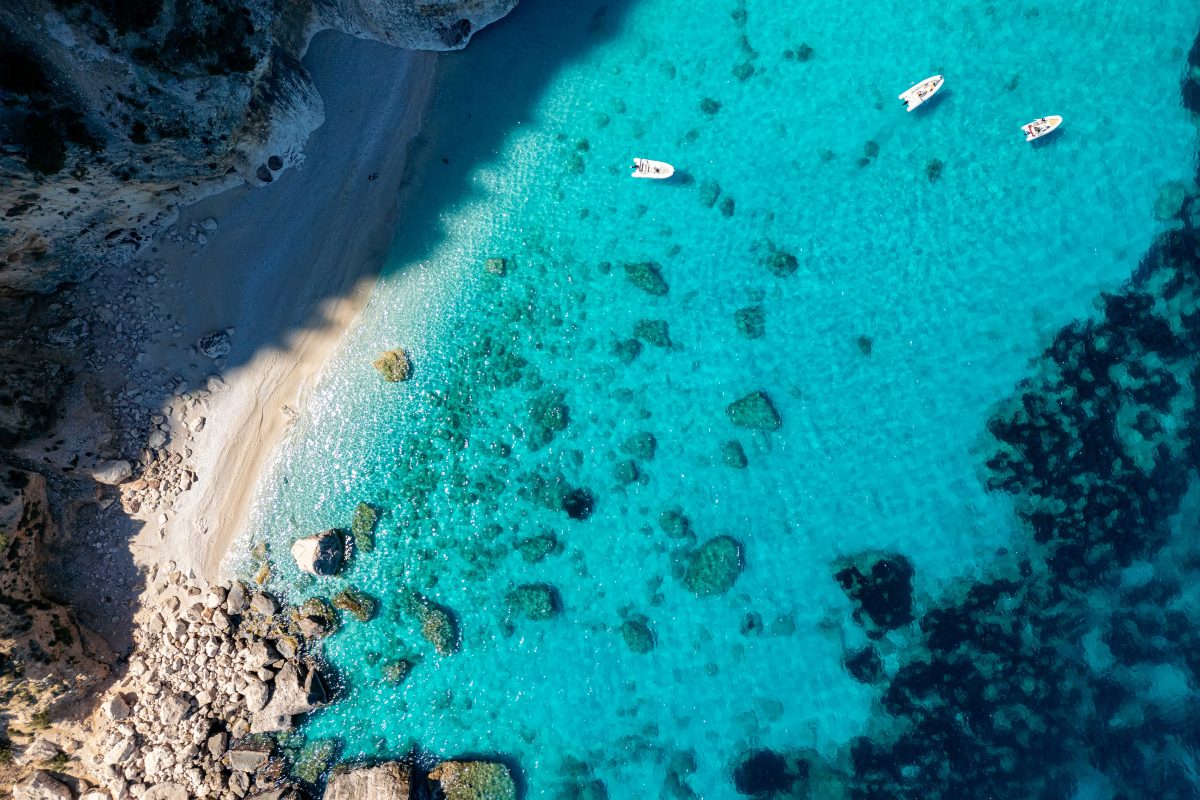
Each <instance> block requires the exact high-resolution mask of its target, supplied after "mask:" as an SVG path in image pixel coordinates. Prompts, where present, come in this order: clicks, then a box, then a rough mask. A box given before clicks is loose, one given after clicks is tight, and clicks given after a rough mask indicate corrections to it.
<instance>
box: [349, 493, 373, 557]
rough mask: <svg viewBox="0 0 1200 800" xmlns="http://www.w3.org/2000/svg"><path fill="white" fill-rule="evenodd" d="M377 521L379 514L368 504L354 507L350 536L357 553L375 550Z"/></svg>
mask: <svg viewBox="0 0 1200 800" xmlns="http://www.w3.org/2000/svg"><path fill="white" fill-rule="evenodd" d="M378 521H379V512H378V511H376V510H375V508H374V507H373V506H371V505H370V504H369V503H359V504H358V506H356V507H355V509H354V518H353V519H352V520H351V522H350V535H351V536H353V537H354V546H355V548H356V549H358V551H359V552H362V553H369V552H371V551H372V550H374V549H375V525H376V524H377V523H378Z"/></svg>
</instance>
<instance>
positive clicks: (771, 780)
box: [733, 748, 801, 797]
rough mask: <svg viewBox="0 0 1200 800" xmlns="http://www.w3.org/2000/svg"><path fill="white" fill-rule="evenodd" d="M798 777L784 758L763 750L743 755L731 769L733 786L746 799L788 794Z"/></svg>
mask: <svg viewBox="0 0 1200 800" xmlns="http://www.w3.org/2000/svg"><path fill="white" fill-rule="evenodd" d="M800 777H801V776H800V775H798V774H797V773H796V772H794V771H793V770H792V767H791V766H790V765H789V764H788V761H787V759H786V758H784V757H783V756H781V755H780V754H779V753H776V752H775V751H773V750H767V749H765V748H764V749H759V750H751V751H750V752H748V753H745V754H744V755H742V757H741V758H739V759H738V762H737V764H735V765H734V767H733V786H734V788H735V789H737V790H738V793H739V794H744V795H747V796H748V797H769V796H773V795H776V794H780V793H783V792H789V791H790V790H791V789H792V786H793V785H794V784H795V783H796V781H797V780H798V779H799V778H800Z"/></svg>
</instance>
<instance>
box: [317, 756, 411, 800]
mask: <svg viewBox="0 0 1200 800" xmlns="http://www.w3.org/2000/svg"><path fill="white" fill-rule="evenodd" d="M408 794H409V767H408V766H407V765H405V764H401V763H400V762H398V761H389V762H388V763H386V764H379V765H378V766H374V767H355V768H353V769H350V770H348V771H345V772H342V771H340V770H335V771H334V774H333V776H332V777H331V778H330V779H329V783H327V784H326V785H325V795H324V798H325V800H408Z"/></svg>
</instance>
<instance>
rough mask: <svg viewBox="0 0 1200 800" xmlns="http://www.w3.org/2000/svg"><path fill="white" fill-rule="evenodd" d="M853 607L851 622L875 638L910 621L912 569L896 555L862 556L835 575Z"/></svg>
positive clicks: (904, 559) (911, 617) (876, 554)
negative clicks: (856, 623) (864, 628)
mask: <svg viewBox="0 0 1200 800" xmlns="http://www.w3.org/2000/svg"><path fill="white" fill-rule="evenodd" d="M834 578H835V579H836V580H837V582H838V585H839V586H841V587H842V591H844V592H845V593H846V596H847V597H849V598H850V599H851V600H852V601H853V602H854V604H855V609H854V619H855V621H856V622H858V623H859V624H860V625H863V626H865V627H866V628H867V633H868V635H871V636H878V635H881V634H882V632H884V631H890V630H895V629H896V628H899V627H902V626H904V625H907V624H909V623H910V622H912V621H913V612H912V605H913V596H912V595H913V586H912V581H913V566H912V563H911V562H910V561H909V560H908V559H907V558H905V557H904V556H902V555H899V554H896V553H864V554H861V555H858V556H854V557H853V558H851V559H849V563H846V564H845V566H842V567H841V568H839V569H838V570H837V572H835V573H834Z"/></svg>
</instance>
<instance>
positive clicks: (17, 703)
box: [0, 464, 112, 726]
mask: <svg viewBox="0 0 1200 800" xmlns="http://www.w3.org/2000/svg"><path fill="white" fill-rule="evenodd" d="M54 530H55V526H54V520H53V519H52V518H51V517H50V511H49V508H48V504H47V499H46V480H45V478H43V477H42V476H41V475H38V474H36V473H32V472H23V471H21V470H17V469H12V468H9V467H8V466H6V465H4V464H0V541H2V542H4V546H3V548H2V549H0V596H3V597H5V598H6V602H4V603H2V604H0V664H19V665H21V669H19V670H11V669H6V670H0V698H6V699H5V704H4V709H3V710H4V712H5V713H6V715H7V717H8V720H9V725H10V726H11V725H16V726H25V725H27V724H28V723H29V722H30V720H31V719H32V715H33V714H34V713H35V712H38V713H46V712H49V713H50V716H51V719H52V720H53V718H54V716H55V714H54V710H55V709H56V708H59V707H65V706H67V705H69V704H70V703H72V702H74V701H76V700H80V699H82V698H83V697H84V696H86V694H87V692H88V691H90V689H91V688H92V687H93V686H94V685H95V684H96V683H98V682H99V681H101V680H103V679H104V678H105V677H107V675H108V672H109V669H108V667H107V664H108V663H111V661H112V654H111V653H109V652H108V650H107V648H106V647H104V646H103V644H101V643H100V641H99V639H98V637H96V636H95V635H94V634H92V633H91V632H90V631H87V630H86V629H84V628H82V627H80V625H79V623H78V622H77V621H76V619H75V615H74V613H73V612H72V611H71V610H70V609H69V608H67V607H66V606H63V605H59V604H58V603H55V602H52V601H50V600H49V599H48V598H47V597H46V596H45V594H44V590H43V583H42V581H43V574H44V573H43V569H44V559H43V556H42V554H43V552H44V547H45V544H44V542H45V540H46V539H47V538H48V537H50V536H52V535H53V534H54Z"/></svg>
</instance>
